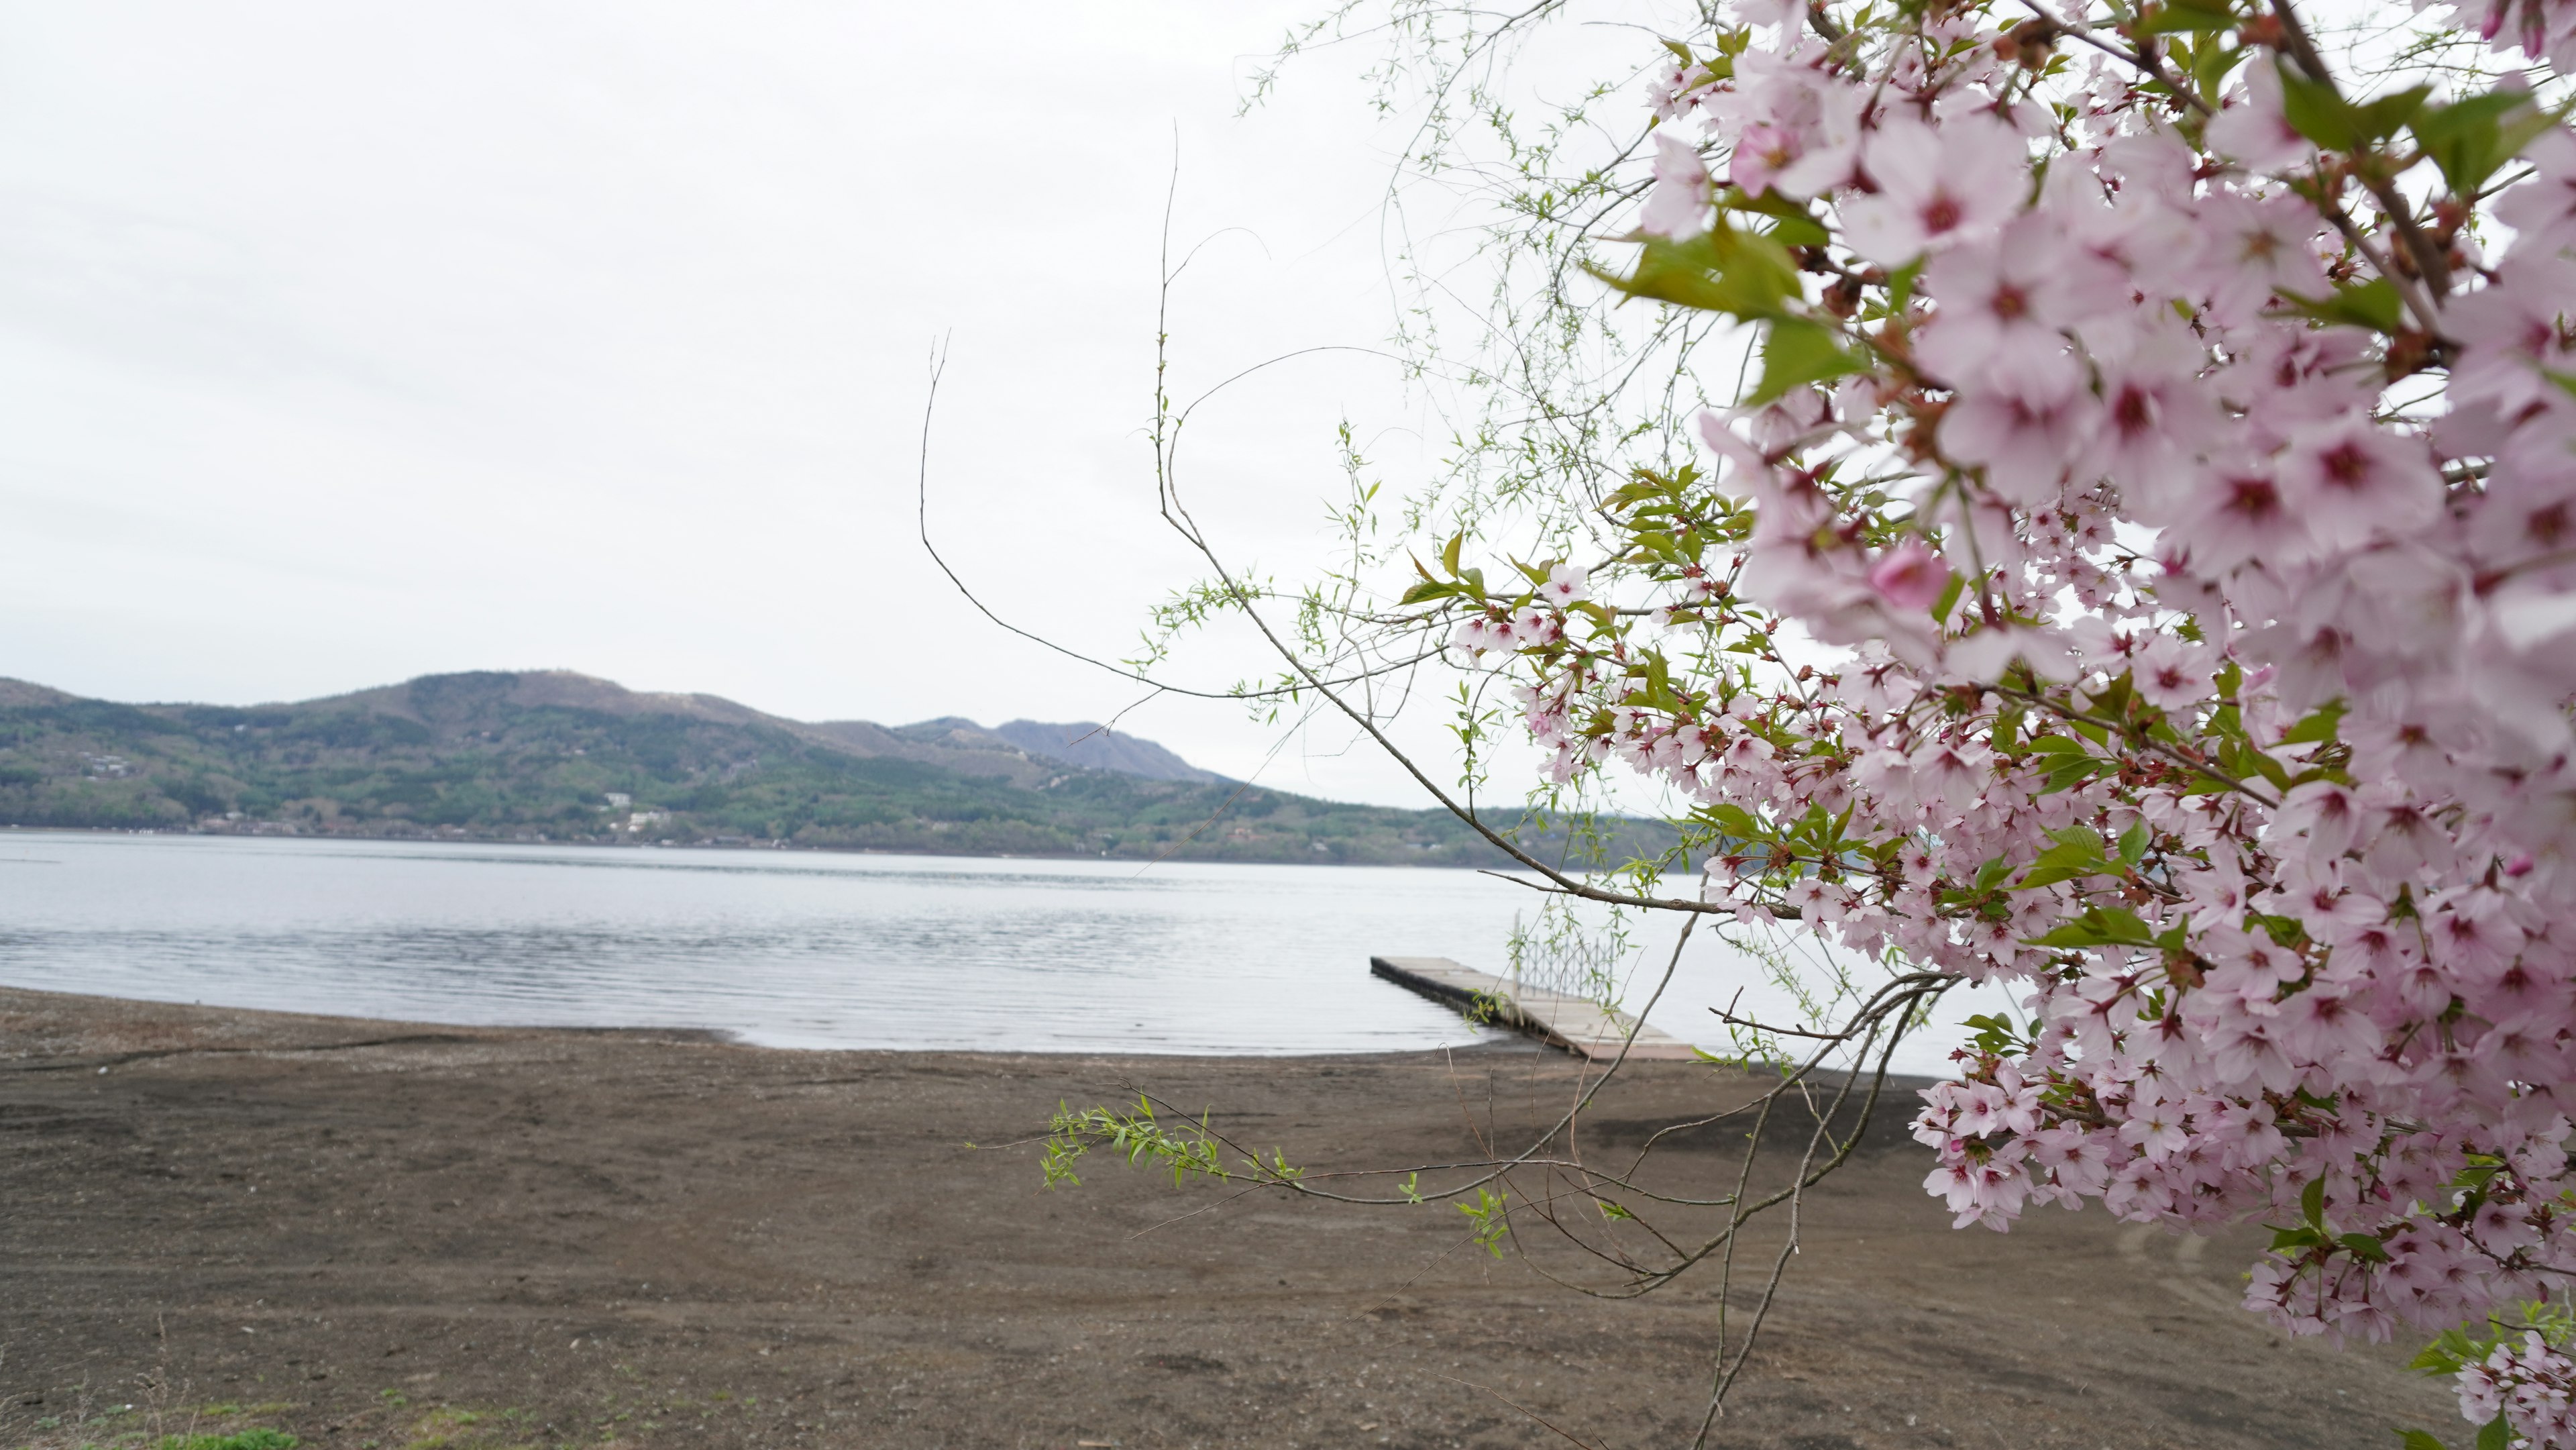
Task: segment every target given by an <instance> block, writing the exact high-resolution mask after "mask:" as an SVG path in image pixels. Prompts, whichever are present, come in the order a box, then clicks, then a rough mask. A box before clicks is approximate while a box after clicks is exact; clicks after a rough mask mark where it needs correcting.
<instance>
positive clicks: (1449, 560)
mask: <svg viewBox="0 0 2576 1450" xmlns="http://www.w3.org/2000/svg"><path fill="white" fill-rule="evenodd" d="M1466 542H1467V535H1466V533H1465V531H1463V530H1462V531H1460V532H1458V533H1454V534H1451V535H1450V536H1449V542H1448V543H1445V544H1443V545H1441V546H1440V567H1441V568H1442V569H1445V570H1447V571H1448V572H1449V573H1450V574H1451V575H1453V576H1454V575H1456V574H1457V572H1458V550H1459V549H1460V548H1461V547H1463V546H1464V545H1465V544H1466Z"/></svg>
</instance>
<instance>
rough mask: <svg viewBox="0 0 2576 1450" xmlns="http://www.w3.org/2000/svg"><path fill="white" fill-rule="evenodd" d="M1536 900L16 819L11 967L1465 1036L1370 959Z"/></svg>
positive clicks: (985, 1034)
mask: <svg viewBox="0 0 2576 1450" xmlns="http://www.w3.org/2000/svg"><path fill="white" fill-rule="evenodd" d="M1534 909H1535V898H1534V897H1533V896H1532V894H1531V893H1530V892H1528V891H1526V890H1523V889H1521V888H1519V887H1515V886H1512V885H1509V884H1507V883H1505V882H1501V881H1497V880H1495V879H1493V878H1491V877H1486V876H1480V875H1477V874H1475V873H1473V872H1468V871H1456V870H1427V869H1403V868H1367V867H1326V866H1235V865H1202V864H1181V863H1166V864H1164V865H1160V866H1155V867H1151V868H1140V866H1139V865H1138V863H1135V862H1106V861H1100V862H1094V861H1025V860H984V859H973V858H957V857H926V856H860V855H840V854H831V853H823V852H783V851H781V852H768V851H723V850H657V849H608V848H598V847H575V846H479V845H450V844H418V845H415V844H410V843H402V842H356V841H315V840H295V839H286V838H239V837H214V836H197V837H188V836H118V835H84V834H56V833H50V832H35V831H0V983H6V984H8V985H12V986H20V987H37V988H45V989H49V990H54V991H65V992H89V993H98V994H102V995H108V996H119V997H137V998H148V999H156V1000H162V1001H179V1002H203V1003H207V1004H209V1005H223V1006H231V1007H257V1008H270V1009H277V1010H284V1011H297V1012H322V1013H336V1014H346V1015H351V1016H363V1017H383V1018H394V1019H401V1020H410V1021H423V1022H447V1023H463V1024H483V1025H497V1024H525V1025H535V1024H543V1025H553V1026H589V1027H633V1026H658V1027H707V1028H716V1029H721V1030H723V1031H726V1032H731V1033H734V1034H737V1035H739V1036H740V1037H741V1038H742V1039H744V1040H746V1041H750V1042H755V1043H762V1044H766V1045H771V1046H781V1047H896V1048H958V1049H989V1050H1003V1051H1040V1052H1098V1051H1116V1052H1214V1053H1309V1052H1374V1051H1397V1050H1409V1049H1421V1048H1430V1047H1436V1046H1439V1045H1442V1044H1464V1043H1468V1042H1472V1041H1475V1040H1477V1039H1478V1037H1479V1036H1480V1033H1479V1032H1478V1030H1477V1029H1475V1028H1472V1027H1470V1026H1469V1025H1468V1024H1467V1023H1465V1022H1464V1021H1463V1020H1461V1019H1460V1018H1459V1016H1458V1015H1457V1014H1456V1013H1454V1012H1452V1011H1449V1010H1448V1009H1446V1008H1442V1007H1437V1006H1434V1005H1432V1004H1431V1003H1428V1002H1425V1001H1423V1000H1422V999H1420V998H1418V997H1415V996H1414V995H1412V994H1411V993H1409V992H1406V991H1403V990H1402V989H1400V988H1397V987H1394V986H1391V985H1389V984H1387V983H1384V982H1381V981H1378V980H1377V979H1375V978H1373V977H1371V976H1370V975H1369V972H1368V959H1369V957H1370V956H1371V955H1373V954H1375V955H1416V956H1446V957H1455V958H1457V959H1458V960H1460V961H1463V962H1466V963H1467V964H1469V965H1471V966H1477V967H1481V968H1484V969H1486V970H1489V971H1500V970H1502V967H1503V963H1504V960H1505V958H1504V943H1505V940H1506V938H1507V937H1508V935H1509V933H1510V931H1511V927H1512V923H1513V920H1514V916H1515V914H1516V913H1528V912H1531V911H1533V910H1534ZM1656 935H1657V936H1659V937H1661V939H1662V940H1664V941H1666V942H1669V941H1670V939H1671V938H1670V932H1669V931H1668V930H1666V929H1664V928H1662V927H1660V926H1659V927H1657V928H1656ZM1662 965H1663V957H1662V954H1661V952H1660V951H1658V952H1656V953H1654V954H1653V963H1652V971H1653V972H1660V970H1661V968H1662ZM1651 980H1652V974H1651V973H1650V974H1649V976H1648V977H1647V979H1646V981H1647V983H1648V984H1651ZM1752 981H1753V976H1752V973H1751V967H1750V964H1749V963H1746V962H1743V961H1742V960H1740V959H1738V958H1736V957H1735V956H1734V954H1733V953H1731V952H1729V951H1727V950H1726V949H1724V948H1723V947H1716V948H1713V949H1711V950H1703V949H1701V948H1700V947H1699V946H1697V945H1695V946H1694V948H1693V951H1692V956H1691V959H1690V961H1689V962H1688V963H1687V964H1686V966H1685V968H1684V972H1683V980H1682V981H1680V982H1677V984H1676V987H1675V990H1674V991H1673V992H1671V993H1669V994H1668V995H1667V998H1666V1000H1665V1002H1664V1003H1663V1004H1661V1005H1660V1006H1659V1007H1658V1009H1657V1010H1656V1011H1655V1012H1654V1013H1653V1014H1652V1017H1651V1019H1650V1020H1652V1021H1653V1022H1654V1023H1655V1024H1656V1025H1657V1026H1659V1027H1662V1028H1663V1029H1664V1030H1666V1031H1668V1032H1671V1033H1673V1034H1674V1035H1676V1036H1679V1037H1683V1038H1685V1039H1687V1040H1693V1041H1701V1042H1708V1043H1719V1042H1722V1040H1723V1038H1722V1035H1721V1034H1720V1033H1718V1032H1716V1031H1714V1030H1713V1029H1712V1019H1710V1018H1709V1017H1708V1015H1707V1013H1706V1011H1705V1008H1706V1007H1707V1006H1709V1005H1714V1004H1718V1003H1723V1002H1726V1001H1727V1000H1729V997H1730V995H1731V994H1732V993H1733V992H1734V991H1737V990H1740V989H1743V988H1745V987H1746V986H1747V985H1748V984H1749V983H1751V982H1752ZM1639 995H1640V996H1642V995H1643V990H1642V988H1640V990H1639ZM1765 995H1766V994H1763V993H1762V992H1760V990H1759V989H1758V987H1756V988H1755V990H1754V991H1753V992H1752V993H1751V994H1749V995H1748V997H1747V999H1746V1000H1747V1001H1748V1002H1750V1001H1755V1000H1760V999H1761V998H1763V997H1764V996H1765ZM1934 1060H1937V1059H1936V1058H1935V1057H1927V1058H1926V1065H1928V1064H1929V1063H1930V1062H1931V1061H1934Z"/></svg>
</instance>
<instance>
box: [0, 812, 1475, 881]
mask: <svg viewBox="0 0 2576 1450" xmlns="http://www.w3.org/2000/svg"><path fill="white" fill-rule="evenodd" d="M1388 809H1393V808H1392V807H1389V808H1388ZM0 832H23V833H26V834H29V835H57V836H155V837H169V838H172V839H204V840H241V841H350V842H361V843H368V844H378V845H382V844H401V845H407V846H548V847H557V846H559V847H566V848H576V849H583V850H597V851H765V852H779V853H787V852H797V853H804V854H809V855H818V856H893V857H918V858H919V859H922V860H925V861H1106V862H1110V863H1113V864H1123V863H1130V862H1132V863H1134V864H1136V865H1138V866H1141V867H1148V868H1150V867H1154V866H1174V865H1180V866H1311V867H1315V868H1318V869H1325V870H1341V871H1352V870H1385V871H1469V872H1485V871H1490V870H1492V869H1493V867H1492V866H1491V865H1477V864H1471V863H1468V862H1463V861H1459V862H1447V861H1339V860H1326V861H1318V860H1314V859H1312V858H1305V859H1300V858H1298V857H1295V856H1282V857H1280V858H1278V859H1276V860H1270V859H1250V860H1247V859H1243V858H1240V857H1211V856H1164V857H1153V856H1144V855H1135V856H1129V855H1113V854H1111V853H1109V852H1106V851H1103V852H1101V853H1100V854H1098V855H1096V856H1085V855H1082V854H1079V853H1077V852H1072V851H1062V852H1045V851H915V850H905V851H894V850H887V849H885V848H883V847H878V846H800V845H797V844H795V843H793V842H789V841H776V842H768V841H753V842H718V841H714V840H706V841H677V842H675V841H568V840H535V839H529V838H525V837H518V836H467V835H458V836H438V835H430V834H427V833H423V834H421V835H416V836H415V835H399V836H397V835H377V834H369V833H364V832H357V831H208V830H201V829H197V828H194V827H190V828H185V829H168V830H165V829H162V828H160V827H156V826H29V825H20V824H16V823H9V822H0Z"/></svg>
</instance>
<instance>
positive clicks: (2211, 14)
mask: <svg viewBox="0 0 2576 1450" xmlns="http://www.w3.org/2000/svg"><path fill="white" fill-rule="evenodd" d="M2235 28H2236V12H2235V11H2234V10H2233V9H2232V8H2230V7H2229V6H2228V5H2227V4H2226V3H2225V0H2167V3H2165V4H2163V5H2159V6H2156V7H2155V8H2153V9H2151V10H2147V11H2146V12H2145V13H2144V14H2141V15H2140V16H2139V17H2138V18H2137V20H2136V21H2134V22H2132V23H2131V24H2130V26H2129V29H2130V30H2131V31H2133V32H2134V33H2136V34H2139V35H2171V34H2173V33H2174V32H2176V31H2181V30H2233V29H2235Z"/></svg>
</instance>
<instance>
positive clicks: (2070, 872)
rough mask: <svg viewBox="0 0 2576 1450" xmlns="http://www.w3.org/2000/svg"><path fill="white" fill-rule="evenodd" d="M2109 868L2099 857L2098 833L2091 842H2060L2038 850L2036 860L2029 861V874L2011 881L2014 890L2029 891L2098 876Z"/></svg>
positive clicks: (2100, 850)
mask: <svg viewBox="0 0 2576 1450" xmlns="http://www.w3.org/2000/svg"><path fill="white" fill-rule="evenodd" d="M2087 834H2090V833H2089V832H2088V833H2087ZM2109 869H2110V863H2109V862H2107V861H2105V860H2103V859H2102V839H2101V838H2100V837H2099V836H2095V837H2094V838H2093V839H2092V840H2090V841H2079V840H2066V841H2060V842H2058V843H2057V844H2056V845H2054V846H2051V847H2049V848H2048V849H2047V850H2045V851H2042V852H2040V853H2039V859H2038V860H2036V861H2033V862H2032V863H2031V867H2030V871H2029V873H2028V874H2027V875H2025V876H2023V877H2022V878H2021V880H2019V881H2017V882H2015V883H2013V889H2014V890H2015V891H2029V890H2032V889H2034V888H2036V887H2041V886H2050V885H2054V884H2056V883H2057V882H2060V881H2073V880H2076V879H2077V878H2079V877H2084V876H2094V875H2099V874H2101V873H2102V872H2104V871H2107V870H2109Z"/></svg>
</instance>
